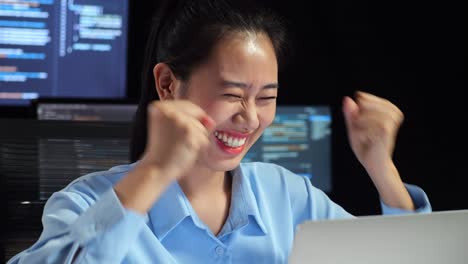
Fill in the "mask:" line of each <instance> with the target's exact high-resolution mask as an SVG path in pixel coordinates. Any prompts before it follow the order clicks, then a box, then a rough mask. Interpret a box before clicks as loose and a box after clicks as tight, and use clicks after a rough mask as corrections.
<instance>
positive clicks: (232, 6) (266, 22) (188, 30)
mask: <svg viewBox="0 0 468 264" xmlns="http://www.w3.org/2000/svg"><path fill="white" fill-rule="evenodd" d="M151 26H152V27H151V29H150V32H149V36H148V40H147V46H146V53H145V63H144V65H143V72H142V78H141V81H142V90H141V97H140V102H139V105H138V109H137V111H136V114H135V118H134V124H133V134H132V139H131V143H130V160H131V161H132V162H135V161H137V160H138V159H139V158H140V156H141V155H142V154H143V152H144V150H145V147H146V140H147V107H148V104H149V103H150V102H151V101H153V100H156V99H158V96H157V92H156V88H155V81H154V78H153V67H154V66H155V65H156V64H157V63H159V62H164V63H166V64H168V66H169V67H170V68H171V70H172V71H173V73H174V75H175V76H176V77H177V78H178V79H180V80H182V81H187V80H188V79H189V77H190V74H191V72H192V71H193V69H194V68H195V67H197V66H198V65H200V64H202V63H203V62H204V61H205V60H207V59H208V57H209V56H210V54H211V51H212V49H213V48H214V46H215V45H216V43H217V42H218V41H219V40H220V39H222V38H223V37H224V36H225V35H226V34H227V33H231V32H234V33H235V32H256V33H264V34H266V35H267V36H268V37H269V38H270V40H271V43H272V45H273V48H274V50H275V53H276V58H277V60H278V62H279V61H280V60H282V58H281V57H282V54H283V49H284V44H285V26H284V23H283V21H282V20H281V19H280V18H279V17H278V16H276V15H275V14H274V13H273V12H272V11H271V10H268V9H265V8H260V9H259V8H257V7H254V6H253V4H252V1H245V2H243V1H240V0H233V1H231V2H227V1H226V0H185V1H176V0H167V1H163V3H162V4H161V6H160V7H159V8H158V12H157V13H156V14H155V16H154V17H153V20H152V24H151ZM278 64H279V63H278Z"/></svg>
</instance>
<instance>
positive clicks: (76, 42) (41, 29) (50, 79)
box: [0, 0, 128, 106]
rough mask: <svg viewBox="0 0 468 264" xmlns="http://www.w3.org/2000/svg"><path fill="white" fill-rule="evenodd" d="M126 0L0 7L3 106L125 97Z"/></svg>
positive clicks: (36, 0) (36, 1) (34, 0)
mask: <svg viewBox="0 0 468 264" xmlns="http://www.w3.org/2000/svg"><path fill="white" fill-rule="evenodd" d="M127 21H128V0H112V1H109V0H68V1H64V0H15V1H1V2H0V59H1V60H0V106H1V105H8V106H21V105H29V103H30V101H31V100H32V99H37V98H43V97H44V98H83V99H86V98H93V99H96V98H99V99H123V98H125V97H126V77H127V26H128V23H127Z"/></svg>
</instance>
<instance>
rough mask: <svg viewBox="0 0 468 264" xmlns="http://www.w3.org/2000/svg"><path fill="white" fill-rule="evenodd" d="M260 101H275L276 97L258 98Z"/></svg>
mask: <svg viewBox="0 0 468 264" xmlns="http://www.w3.org/2000/svg"><path fill="white" fill-rule="evenodd" d="M259 99H260V100H273V99H276V96H268V97H260V98H259Z"/></svg>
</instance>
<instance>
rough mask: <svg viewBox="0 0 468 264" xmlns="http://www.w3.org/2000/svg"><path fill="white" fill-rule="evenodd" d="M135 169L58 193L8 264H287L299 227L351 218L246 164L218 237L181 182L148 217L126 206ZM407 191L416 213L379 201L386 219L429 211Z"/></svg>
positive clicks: (317, 194)
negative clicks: (120, 192) (123, 195)
mask: <svg viewBox="0 0 468 264" xmlns="http://www.w3.org/2000/svg"><path fill="white" fill-rule="evenodd" d="M134 165H135V164H130V165H122V166H117V167H114V168H111V169H110V170H108V171H105V172H96V173H92V174H89V175H86V176H83V177H80V178H78V179H76V180H75V181H73V182H72V183H70V184H69V185H68V186H67V187H66V188H64V189H63V190H61V191H59V192H56V193H54V194H53V195H52V196H51V197H50V198H49V200H48V201H47V203H46V205H45V207H44V212H43V216H42V223H43V228H44V229H43V232H42V234H41V236H40V238H39V239H38V241H37V242H36V243H35V244H34V245H33V246H31V247H30V248H29V249H26V250H24V251H23V252H21V253H19V254H18V255H16V256H15V257H13V258H12V259H10V261H9V262H8V263H11V264H13V263H15V264H16V263H28V264H29V263H72V259H73V258H75V261H74V262H73V263H204V264H206V263H287V261H288V257H289V254H290V252H291V249H292V244H293V239H294V233H295V229H296V227H297V225H298V224H300V223H301V222H303V221H306V220H321V219H337V218H351V217H353V216H352V215H350V214H349V213H348V212H346V211H345V210H344V209H343V208H342V207H340V206H339V205H337V204H335V203H334V202H333V201H331V200H330V199H329V198H328V197H327V195H326V194H325V193H324V192H322V191H321V190H319V189H317V188H315V187H314V186H312V185H311V183H310V180H309V179H308V178H306V177H302V176H298V175H296V174H294V173H292V172H290V171H288V170H286V169H285V168H283V167H280V166H277V165H274V164H269V163H262V162H253V163H241V165H240V166H239V167H238V168H237V169H235V170H234V171H233V173H232V177H233V180H232V198H231V207H230V211H229V216H228V218H227V220H226V222H225V224H224V226H223V228H222V230H221V232H220V233H219V234H218V235H214V234H213V233H212V232H211V231H210V229H209V228H208V227H207V226H206V225H205V224H204V223H203V222H202V221H201V220H200V219H199V218H198V216H197V214H196V213H195V211H194V210H193V208H192V206H191V205H190V202H189V200H188V199H187V197H186V196H185V194H184V193H183V191H182V190H181V188H180V186H179V185H178V183H177V182H174V183H173V184H172V185H170V186H169V187H168V188H167V189H166V191H165V192H164V193H163V194H162V195H161V196H160V198H159V200H158V201H157V202H156V203H155V204H154V205H153V207H152V208H151V209H150V211H149V212H148V213H147V214H146V215H142V214H139V213H136V212H134V211H132V210H128V209H126V208H124V207H123V206H122V204H121V203H120V201H119V199H118V198H117V196H116V194H115V192H114V190H113V188H112V187H113V185H114V184H116V183H117V182H118V181H119V180H120V179H121V178H122V177H123V176H124V175H125V174H126V173H127V172H128V171H129V170H130V169H132V167H133V166H134ZM405 186H406V188H407V190H408V191H409V193H410V196H411V197H412V199H413V202H414V204H415V208H416V210H415V211H405V210H401V209H397V208H391V207H388V206H386V205H385V204H384V203H382V202H381V206H382V212H383V214H405V213H425V212H431V206H430V204H429V200H428V198H427V196H426V194H425V193H424V191H423V190H422V189H420V188H419V187H417V186H414V185H410V184H405ZM80 248H81V250H79V249H80ZM75 255H76V256H75Z"/></svg>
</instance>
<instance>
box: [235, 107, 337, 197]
mask: <svg viewBox="0 0 468 264" xmlns="http://www.w3.org/2000/svg"><path fill="white" fill-rule="evenodd" d="M331 122H332V117H331V109H330V106H278V107H277V110H276V117H275V119H274V121H273V123H272V124H271V125H270V126H269V127H268V128H267V129H266V130H265V132H264V133H263V135H262V137H261V138H259V140H258V141H257V142H256V143H255V144H254V145H253V146H252V148H251V149H250V150H249V152H248V153H247V154H246V156H245V157H244V159H243V161H263V162H272V163H275V164H278V165H281V166H283V167H285V168H286V169H288V170H290V171H292V172H294V173H296V174H298V175H302V176H307V177H308V178H309V179H310V180H311V181H312V184H313V185H314V186H315V187H317V188H319V189H322V190H323V191H324V192H327V193H329V192H331V191H332V174H331V142H332V138H331Z"/></svg>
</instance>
